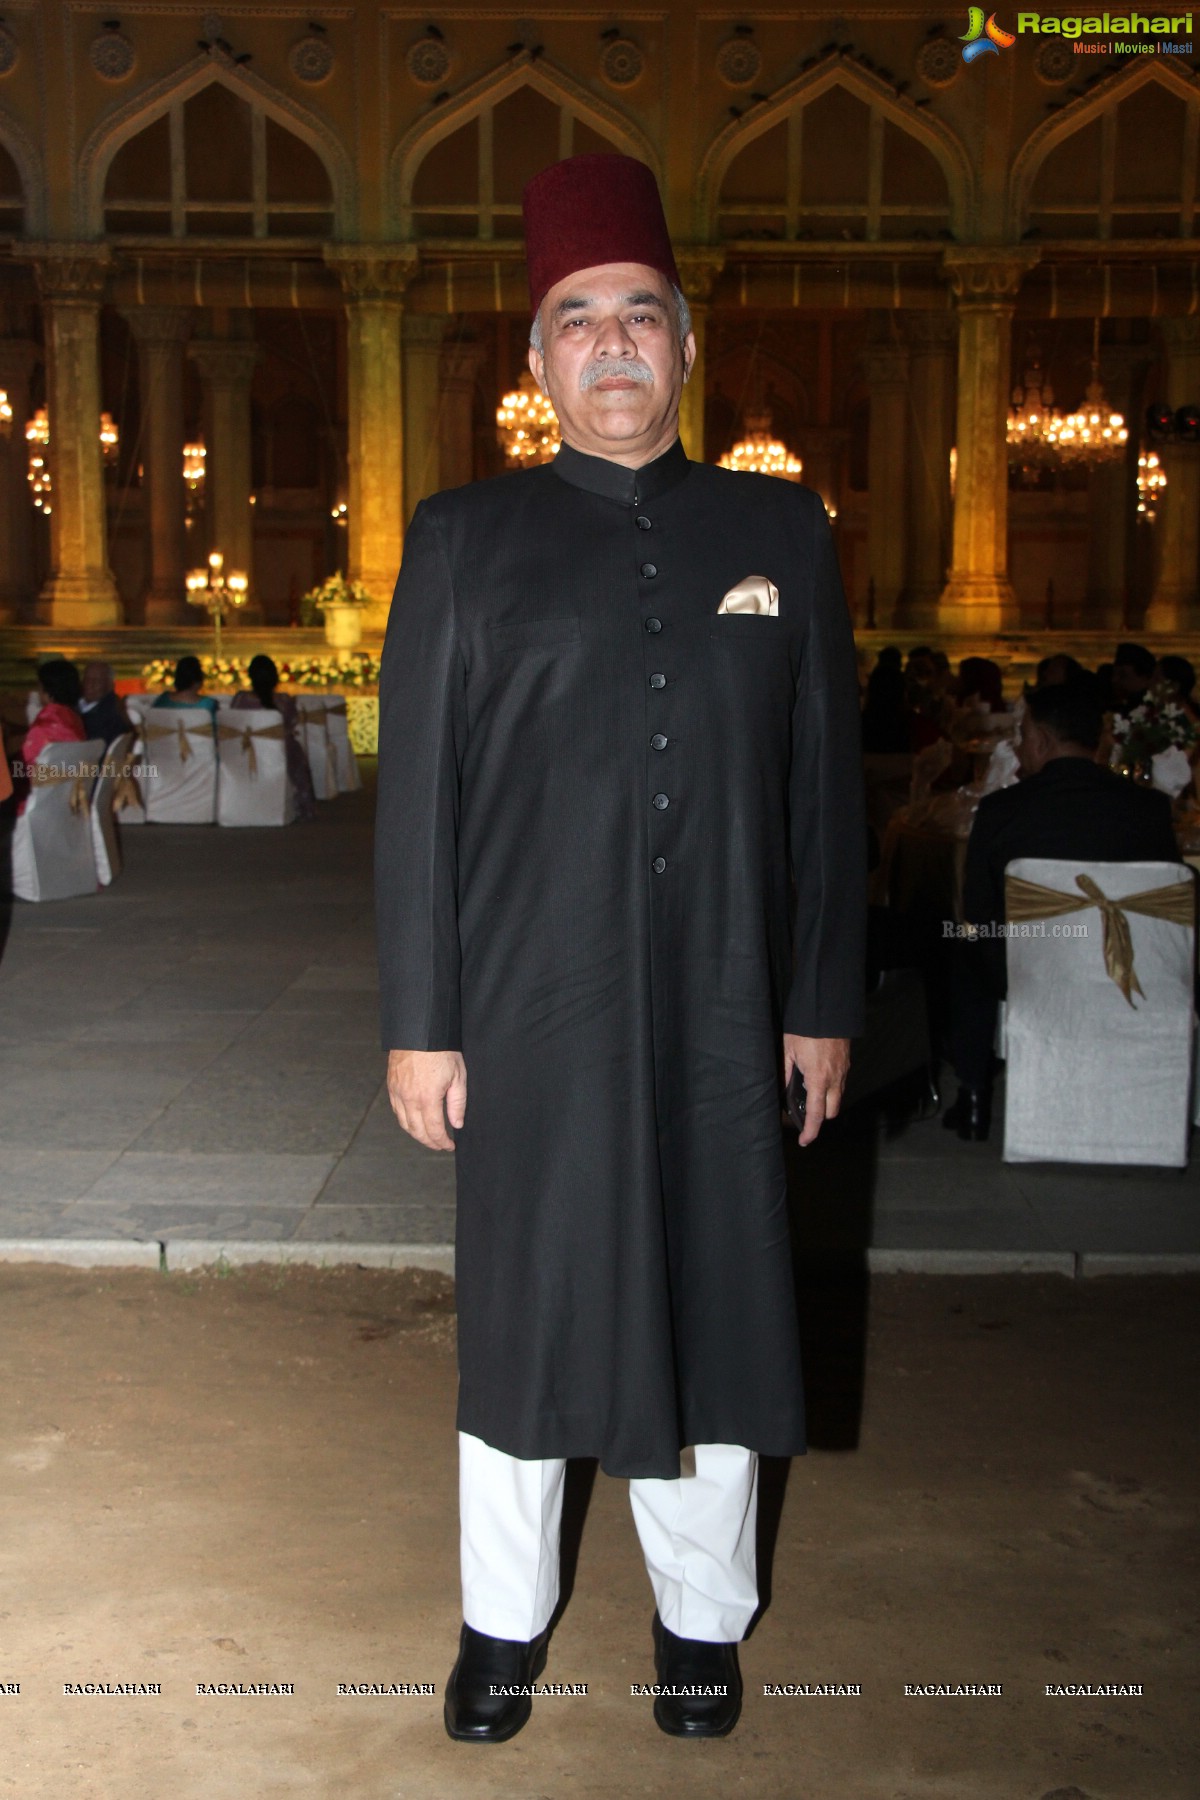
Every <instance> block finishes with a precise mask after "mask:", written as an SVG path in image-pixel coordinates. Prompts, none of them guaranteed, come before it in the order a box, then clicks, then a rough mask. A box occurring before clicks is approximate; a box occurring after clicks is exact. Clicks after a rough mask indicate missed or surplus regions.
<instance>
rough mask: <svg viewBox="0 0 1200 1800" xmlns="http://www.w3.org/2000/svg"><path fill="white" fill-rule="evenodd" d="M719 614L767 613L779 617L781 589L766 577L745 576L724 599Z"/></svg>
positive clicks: (719, 607) (773, 617) (769, 615)
mask: <svg viewBox="0 0 1200 1800" xmlns="http://www.w3.org/2000/svg"><path fill="white" fill-rule="evenodd" d="M717 611H718V612H719V613H766V614H767V616H768V618H772V619H775V618H778V617H779V589H778V588H777V587H776V586H775V583H774V582H773V581H768V580H767V577H766V576H765V575H743V576H742V579H741V580H740V581H739V582H738V584H737V586H736V587H731V588H730V590H729V592H728V593H727V594H725V595H724V596H723V597H722V600H721V604H720V606H718V608H717Z"/></svg>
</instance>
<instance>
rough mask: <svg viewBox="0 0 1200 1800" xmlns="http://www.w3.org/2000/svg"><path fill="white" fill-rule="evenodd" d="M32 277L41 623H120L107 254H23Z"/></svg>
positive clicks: (38, 249)
mask: <svg viewBox="0 0 1200 1800" xmlns="http://www.w3.org/2000/svg"><path fill="white" fill-rule="evenodd" d="M24 253H25V254H26V255H27V256H31V257H32V259H33V262H34V268H35V270H36V272H37V280H38V286H39V288H40V290H41V295H42V312H43V319H44V327H45V339H46V375H47V384H46V385H47V396H46V404H47V409H48V412H49V415H50V475H51V480H52V482H53V484H54V486H53V497H52V507H51V513H50V577H49V579H48V581H47V582H46V585H45V587H44V588H43V589H42V592H41V595H40V597H39V599H38V605H37V614H38V618H39V619H40V620H42V621H43V623H45V624H47V625H61V626H65V627H68V628H72V629H74V628H84V629H86V628H87V627H89V626H103V625H119V624H120V623H121V621H122V618H123V616H124V615H123V612H122V608H121V601H120V597H119V595H118V593H117V584H116V582H115V581H114V580H113V573H112V570H111V569H110V568H109V566H108V542H107V535H106V525H107V522H106V519H105V511H104V463H103V457H102V454H101V449H100V304H101V301H102V300H103V298H104V286H105V281H106V279H107V275H108V268H109V263H110V260H111V258H110V253H109V250H108V248H107V246H106V245H101V244H50V243H47V244H34V245H26V246H24Z"/></svg>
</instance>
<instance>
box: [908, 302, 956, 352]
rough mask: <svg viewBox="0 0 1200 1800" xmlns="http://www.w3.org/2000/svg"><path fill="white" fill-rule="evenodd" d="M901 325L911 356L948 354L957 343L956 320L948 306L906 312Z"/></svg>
mask: <svg viewBox="0 0 1200 1800" xmlns="http://www.w3.org/2000/svg"><path fill="white" fill-rule="evenodd" d="M901 327H902V330H903V332H904V336H905V340H906V341H907V343H908V347H909V352H910V354H911V355H912V356H942V355H948V354H950V353H951V352H953V350H954V348H955V346H956V344H957V343H958V320H957V319H956V318H955V316H954V314H953V313H952V312H951V311H950V309H949V307H946V308H944V309H943V308H941V307H939V308H937V310H936V311H935V310H933V309H932V308H930V309H926V310H924V311H921V312H915V311H910V312H906V313H904V314H903V316H902V320H901Z"/></svg>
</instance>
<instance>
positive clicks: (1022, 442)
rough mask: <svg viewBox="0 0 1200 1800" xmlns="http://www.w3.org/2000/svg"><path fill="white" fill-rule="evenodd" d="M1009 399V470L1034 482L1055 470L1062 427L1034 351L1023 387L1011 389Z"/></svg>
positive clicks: (1061, 421)
mask: <svg viewBox="0 0 1200 1800" xmlns="http://www.w3.org/2000/svg"><path fill="white" fill-rule="evenodd" d="M1012 399H1013V410H1012V411H1011V412H1010V413H1009V415H1008V426H1007V431H1006V436H1007V438H1008V462H1009V467H1010V468H1013V469H1019V470H1020V471H1021V474H1022V475H1023V476H1024V477H1026V479H1028V480H1033V481H1036V479H1037V477H1038V474H1039V473H1040V472H1041V471H1042V470H1043V469H1051V468H1056V467H1057V466H1058V463H1059V443H1060V440H1061V437H1062V432H1063V427H1064V425H1065V423H1066V421H1065V420H1064V418H1063V416H1062V414H1061V413H1060V412H1059V411H1058V410H1057V408H1056V407H1055V405H1054V391H1053V389H1052V388H1051V386H1050V383H1049V382H1048V381H1047V380H1046V377H1045V374H1044V372H1043V370H1042V364H1041V356H1040V352H1039V351H1037V350H1036V349H1032V350H1031V351H1030V353H1029V364H1028V366H1027V368H1026V370H1025V380H1024V383H1023V384H1018V385H1017V386H1016V387H1015V388H1014V389H1013V391H1012Z"/></svg>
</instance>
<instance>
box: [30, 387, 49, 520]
mask: <svg viewBox="0 0 1200 1800" xmlns="http://www.w3.org/2000/svg"><path fill="white" fill-rule="evenodd" d="M25 441H26V443H27V444H28V445H29V467H28V469H27V471H26V476H25V479H26V480H27V481H28V483H29V490H30V498H31V499H32V501H33V504H34V507H35V509H36V510H37V511H38V512H40V513H46V514H47V515H49V513H50V510H51V509H50V463H49V459H48V456H47V452H48V451H49V449H50V415H49V413H48V412H47V411H46V408H45V407H44V406H39V407H38V409H37V411H36V412H35V413H34V415H33V417H32V419H30V420H29V422H28V424H27V425H26V427H25Z"/></svg>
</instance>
